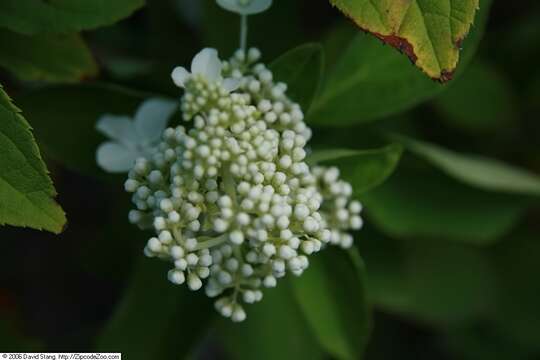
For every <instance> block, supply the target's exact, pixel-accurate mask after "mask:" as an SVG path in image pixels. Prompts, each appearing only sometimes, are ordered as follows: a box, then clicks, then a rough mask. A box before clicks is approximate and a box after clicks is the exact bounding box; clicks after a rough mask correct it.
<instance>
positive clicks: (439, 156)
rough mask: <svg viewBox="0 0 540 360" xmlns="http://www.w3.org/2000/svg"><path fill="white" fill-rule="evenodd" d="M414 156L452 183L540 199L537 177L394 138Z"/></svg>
mask: <svg viewBox="0 0 540 360" xmlns="http://www.w3.org/2000/svg"><path fill="white" fill-rule="evenodd" d="M395 138H396V139H397V140H398V141H400V142H401V143H403V145H404V146H405V147H406V148H407V149H408V150H409V151H411V152H413V153H414V154H416V155H418V156H419V157H421V158H423V159H425V160H426V161H428V162H429V163H431V164H432V165H433V166H435V167H437V168H439V169H441V170H442V171H443V172H445V173H446V174H448V175H449V176H452V177H454V178H455V179H457V180H459V181H462V182H464V183H466V184H469V185H471V186H474V187H478V188H480V189H485V190H490V191H498V192H505V193H514V194H523V195H540V176H538V175H535V174H532V173H529V172H527V171H525V170H522V169H518V168H515V167H513V166H510V165H507V164H504V163H502V162H500V161H497V160H494V159H490V158H486V157H482V156H478V155H462V154H459V153H456V152H453V151H450V150H447V149H445V148H443V147H440V146H438V145H435V144H430V143H427V142H423V141H418V140H413V139H411V138H406V137H403V136H396V137H395Z"/></svg>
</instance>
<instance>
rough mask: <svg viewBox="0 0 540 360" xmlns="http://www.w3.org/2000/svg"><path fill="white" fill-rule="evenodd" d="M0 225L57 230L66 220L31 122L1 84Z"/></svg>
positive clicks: (57, 231)
mask: <svg viewBox="0 0 540 360" xmlns="http://www.w3.org/2000/svg"><path fill="white" fill-rule="evenodd" d="M0 152H1V156H0V169H1V171H0V225H5V224H8V225H14V226H23V227H31V228H34V229H39V230H48V231H51V232H54V233H60V232H61V231H62V229H63V227H64V225H65V223H66V217H65V214H64V212H63V210H62V208H61V207H60V206H59V205H58V204H57V203H56V201H55V200H54V197H55V196H56V191H55V189H54V186H53V183H52V181H51V179H50V178H49V176H48V172H47V168H46V167H45V164H44V163H43V160H42V159H41V155H40V153H39V149H38V147H37V145H36V142H35V140H34V137H33V135H32V132H31V129H30V125H29V124H28V122H27V121H26V120H25V119H24V118H23V117H22V115H21V112H20V110H19V109H17V108H16V107H15V105H13V103H12V102H11V99H10V98H9V97H8V95H7V94H6V93H5V92H4V91H3V89H2V88H1V87H0Z"/></svg>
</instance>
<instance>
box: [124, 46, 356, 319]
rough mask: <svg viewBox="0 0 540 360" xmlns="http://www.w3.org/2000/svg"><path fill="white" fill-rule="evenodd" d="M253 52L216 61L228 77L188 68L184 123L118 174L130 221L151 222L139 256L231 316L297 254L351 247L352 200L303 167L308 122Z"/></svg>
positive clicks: (289, 268) (320, 172) (331, 177)
mask: <svg viewBox="0 0 540 360" xmlns="http://www.w3.org/2000/svg"><path fill="white" fill-rule="evenodd" d="M259 58H260V52H259V51H258V50H257V49H250V50H249V51H248V52H247V53H244V52H243V51H238V52H236V54H235V55H234V56H233V58H232V59H230V60H229V61H228V62H223V63H222V73H221V74H220V77H219V78H221V75H223V77H228V78H232V79H235V80H237V81H238V84H239V85H238V89H237V90H236V91H235V92H233V93H230V92H229V91H228V90H226V89H224V87H223V86H222V83H221V82H220V81H214V82H211V81H208V79H207V78H206V77H205V76H203V75H201V74H194V75H192V76H189V77H188V78H186V79H185V81H184V82H183V83H182V84H183V86H184V87H185V89H186V92H185V95H184V96H183V98H182V104H181V105H182V110H183V116H184V120H185V121H187V122H188V124H190V125H191V126H189V129H186V128H184V127H182V126H179V127H177V128H168V129H166V130H165V132H164V134H163V138H162V142H161V143H160V144H159V145H158V146H157V148H156V151H155V153H154V155H153V156H152V157H150V158H140V159H138V160H137V162H136V164H135V166H134V168H133V169H132V170H131V171H130V173H129V179H128V180H127V181H126V184H125V189H126V191H128V192H130V193H133V203H134V204H135V206H136V210H132V211H131V212H130V215H129V218H130V221H132V222H133V223H136V224H138V225H139V226H141V227H143V228H144V227H147V226H151V227H153V228H154V230H155V231H156V234H157V236H156V237H152V238H151V239H150V240H149V241H148V244H147V246H146V248H145V254H146V255H147V256H150V257H159V258H163V259H166V260H169V261H171V262H173V263H174V268H173V269H172V270H170V272H169V275H168V277H169V280H170V281H171V282H173V283H175V284H183V283H187V285H188V287H189V288H190V289H191V290H199V289H200V288H201V287H202V286H203V280H205V279H207V281H206V285H205V291H206V294H207V295H208V296H210V297H218V299H217V301H216V302H215V306H216V309H217V310H218V311H219V312H220V313H221V314H222V315H223V316H226V317H230V318H231V319H232V320H233V321H242V320H244V319H245V318H246V313H245V311H244V308H243V304H244V303H245V304H252V303H255V302H258V301H260V300H261V299H262V297H263V293H262V291H261V289H262V288H271V287H275V286H276V284H277V280H278V279H279V278H282V277H284V276H285V275H286V274H287V273H288V272H290V273H293V274H294V275H301V274H302V273H303V271H304V270H306V268H307V267H308V266H309V259H308V256H309V255H311V254H313V253H316V252H318V251H319V250H321V249H322V248H323V247H324V246H325V245H326V244H336V245H340V246H342V247H350V246H351V245H352V240H353V239H352V236H351V235H350V234H348V233H347V232H346V231H347V230H348V229H359V228H360V227H361V225H362V220H361V218H360V217H359V213H360V211H361V206H360V204H359V203H358V202H356V201H351V200H350V198H351V195H352V188H351V186H350V184H348V183H346V182H345V181H343V180H340V179H339V171H338V170H337V169H336V168H329V169H327V168H322V167H315V168H313V169H311V168H310V167H309V166H308V165H307V163H306V162H305V160H306V151H305V147H306V144H307V142H308V140H309V139H310V137H311V130H310V129H309V128H308V127H307V126H306V124H305V123H304V121H303V120H304V115H303V113H302V110H301V109H300V106H299V105H298V104H296V103H294V102H293V101H291V100H290V99H289V98H288V97H287V95H286V90H287V85H286V84H284V83H275V82H274V80H273V74H272V72H271V71H270V70H269V69H268V68H267V67H266V66H265V65H263V64H261V63H258V61H259Z"/></svg>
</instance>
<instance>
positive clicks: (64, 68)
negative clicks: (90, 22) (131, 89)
mask: <svg viewBox="0 0 540 360" xmlns="http://www.w3.org/2000/svg"><path fill="white" fill-rule="evenodd" d="M0 53H1V55H0V66H3V67H5V68H6V69H8V70H10V71H12V72H13V73H14V74H15V76H17V77H18V78H20V79H22V80H44V81H78V80H81V79H83V78H85V77H88V76H94V75H96V73H97V65H96V63H95V62H94V59H93V58H92V54H91V53H90V50H89V49H88V48H87V47H86V45H85V43H84V41H83V40H82V39H81V37H80V36H79V35H76V34H69V35H38V36H26V35H20V34H17V33H14V32H11V31H9V30H3V29H0Z"/></svg>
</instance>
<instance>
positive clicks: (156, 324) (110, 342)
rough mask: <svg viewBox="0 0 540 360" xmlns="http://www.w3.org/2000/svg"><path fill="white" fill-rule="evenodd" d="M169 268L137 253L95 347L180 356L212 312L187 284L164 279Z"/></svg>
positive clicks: (137, 355) (143, 357)
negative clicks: (123, 286) (126, 282)
mask: <svg viewBox="0 0 540 360" xmlns="http://www.w3.org/2000/svg"><path fill="white" fill-rule="evenodd" d="M169 268H170V266H169V267H168V265H167V264H166V263H165V262H162V261H159V260H158V259H147V258H144V257H143V256H142V254H141V255H140V261H139V262H138V264H137V265H136V268H135V272H134V274H133V277H132V279H131V281H130V283H129V285H128V287H127V289H126V291H125V294H124V297H123V299H122V300H121V302H120V304H119V305H118V307H117V309H116V311H115V313H114V314H113V316H112V318H111V319H110V321H109V323H108V324H107V325H106V327H105V330H104V331H103V332H102V333H101V335H100V336H99V338H98V339H97V344H96V351H99V352H121V353H122V354H123V355H124V356H125V357H126V358H129V359H132V360H138V359H140V360H147V359H173V358H174V359H180V358H182V355H186V354H188V353H189V352H190V351H191V350H192V348H193V346H194V345H195V343H196V342H197V340H199V337H200V336H201V334H202V332H203V330H204V329H205V327H206V326H207V325H208V324H209V322H210V320H211V318H212V316H213V315H214V313H213V312H212V311H213V309H212V305H211V303H210V300H209V299H208V298H207V297H205V296H200V295H199V296H198V294H194V293H192V292H190V291H189V290H188V289H187V287H186V286H183V287H179V286H176V285H173V284H172V283H170V282H168V281H167V271H168V269H169Z"/></svg>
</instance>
